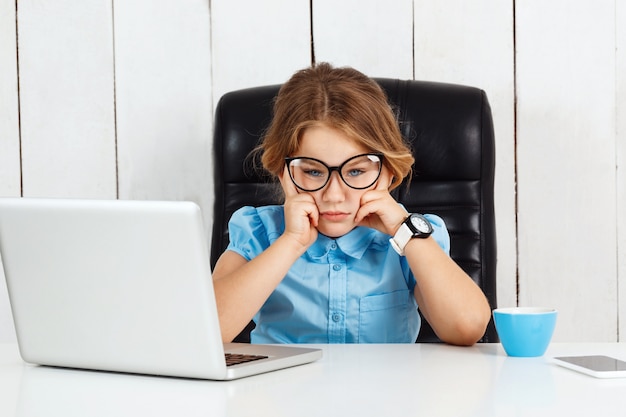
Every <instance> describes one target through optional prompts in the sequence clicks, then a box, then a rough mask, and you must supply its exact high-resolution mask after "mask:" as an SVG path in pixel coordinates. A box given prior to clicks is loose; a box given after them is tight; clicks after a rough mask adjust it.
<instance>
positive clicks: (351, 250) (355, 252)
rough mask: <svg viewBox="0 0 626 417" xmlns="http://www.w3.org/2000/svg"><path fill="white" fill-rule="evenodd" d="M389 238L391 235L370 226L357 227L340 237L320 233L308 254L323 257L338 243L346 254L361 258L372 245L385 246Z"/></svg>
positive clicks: (316, 257) (317, 257)
mask: <svg viewBox="0 0 626 417" xmlns="http://www.w3.org/2000/svg"><path fill="white" fill-rule="evenodd" d="M388 239H389V236H387V235H385V234H383V233H380V232H378V231H376V230H374V229H370V228H368V227H356V228H354V229H352V230H351V231H350V232H348V233H347V234H345V235H343V236H341V237H338V238H330V237H328V236H325V235H323V234H321V233H320V234H319V235H318V237H317V240H316V241H315V243H314V244H313V245H311V246H310V247H309V249H308V250H307V254H308V255H309V256H310V257H312V258H314V259H319V258H323V257H325V256H326V255H327V254H328V252H330V251H331V250H332V249H334V248H333V245H334V244H336V245H337V246H338V247H339V249H341V251H342V252H343V253H345V254H346V255H348V256H350V257H352V258H355V259H361V258H362V257H363V254H364V253H365V251H366V250H367V249H368V248H369V247H370V246H372V247H374V248H376V247H380V248H384V247H385V245H386V244H387V241H388Z"/></svg>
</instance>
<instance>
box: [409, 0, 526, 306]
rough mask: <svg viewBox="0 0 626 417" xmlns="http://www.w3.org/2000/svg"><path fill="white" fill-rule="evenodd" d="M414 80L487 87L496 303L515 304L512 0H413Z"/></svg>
mask: <svg viewBox="0 0 626 417" xmlns="http://www.w3.org/2000/svg"><path fill="white" fill-rule="evenodd" d="M414 7H415V76H416V79H423V80H431V81H443V82H450V83H458V84H466V85H472V86H475V87H479V88H482V89H483V90H485V91H486V93H487V97H488V98H489V102H490V104H491V109H492V113H493V119H494V125H495V137H496V180H495V206H496V225H497V245H498V265H497V280H498V284H497V298H498V305H499V306H503V307H505V306H514V305H516V303H517V300H516V298H517V286H516V273H517V259H516V258H517V248H516V222H515V210H516V208H515V136H514V134H515V132H514V79H513V74H514V67H513V66H514V59H513V58H514V50H513V48H514V46H513V8H512V3H511V2H503V1H500V0H481V1H477V2H476V1H474V2H467V1H464V0H449V1H445V2H435V1H430V0H415V6H414Z"/></svg>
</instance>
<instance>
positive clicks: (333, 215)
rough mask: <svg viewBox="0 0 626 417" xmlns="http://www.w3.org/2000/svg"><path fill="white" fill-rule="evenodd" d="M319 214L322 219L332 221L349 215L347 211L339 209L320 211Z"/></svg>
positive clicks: (343, 218) (340, 219)
mask: <svg viewBox="0 0 626 417" xmlns="http://www.w3.org/2000/svg"><path fill="white" fill-rule="evenodd" d="M321 215H322V217H323V218H324V219H326V220H329V221H333V222H337V221H342V220H345V219H346V218H347V217H348V216H349V214H348V213H343V212H339V211H327V212H324V213H322V214H321Z"/></svg>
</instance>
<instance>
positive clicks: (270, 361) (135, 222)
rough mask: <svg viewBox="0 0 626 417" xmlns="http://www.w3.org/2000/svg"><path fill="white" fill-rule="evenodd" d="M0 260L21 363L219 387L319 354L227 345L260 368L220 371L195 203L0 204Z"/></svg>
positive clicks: (221, 356) (15, 201)
mask: <svg viewBox="0 0 626 417" xmlns="http://www.w3.org/2000/svg"><path fill="white" fill-rule="evenodd" d="M0 255H1V256H2V263H3V266H4V272H5V277H6V280H7V288H8V290H9V300H10V303H11V309H12V312H13V318H14V322H15V328H16V332H17V339H18V344H19V348H20V353H21V355H22V358H23V359H24V360H25V361H26V362H30V363H35V364H42V365H51V366H62V367H72V368H86V369H98V370H107V371H118V372H131V373H141V374H156V375H168V376H178V377H189V378H203V379H218V380H222V379H233V378H238V377H242V376H249V375H253V374H255V373H260V372H267V371H271V370H275V369H279V368H284V367H288V366H294V365H298V364H302V363H307V362H310V361H313V360H315V359H317V358H319V357H320V356H321V351H320V350H319V349H309V348H294V347H286V346H279V347H274V346H260V345H248V346H236V345H228V346H229V347H230V348H237V349H239V350H240V351H245V353H249V354H258V355H263V356H268V358H267V359H263V360H259V361H254V362H249V363H246V364H243V365H236V366H233V367H227V366H226V361H225V358H224V353H225V352H224V345H223V344H222V341H221V334H220V329H219V322H218V316H217V308H216V305H215V298H214V294H213V285H212V279H211V270H210V264H209V258H208V249H207V246H206V237H205V236H204V233H203V227H202V218H201V212H200V208H199V207H198V206H197V205H196V204H194V203H192V202H172V201H169V202H163V201H162V202H156V201H121V200H70V199H31V198H4V199H0ZM266 349H269V350H266ZM294 355H295V356H294Z"/></svg>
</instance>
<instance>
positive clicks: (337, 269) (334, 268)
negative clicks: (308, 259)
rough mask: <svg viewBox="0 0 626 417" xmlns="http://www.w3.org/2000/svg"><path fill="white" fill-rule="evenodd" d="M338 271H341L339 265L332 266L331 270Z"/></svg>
mask: <svg viewBox="0 0 626 417" xmlns="http://www.w3.org/2000/svg"><path fill="white" fill-rule="evenodd" d="M340 269H341V265H337V264H335V265H333V270H335V271H339V270H340Z"/></svg>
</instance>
